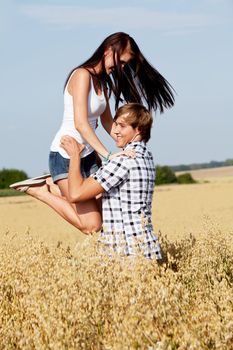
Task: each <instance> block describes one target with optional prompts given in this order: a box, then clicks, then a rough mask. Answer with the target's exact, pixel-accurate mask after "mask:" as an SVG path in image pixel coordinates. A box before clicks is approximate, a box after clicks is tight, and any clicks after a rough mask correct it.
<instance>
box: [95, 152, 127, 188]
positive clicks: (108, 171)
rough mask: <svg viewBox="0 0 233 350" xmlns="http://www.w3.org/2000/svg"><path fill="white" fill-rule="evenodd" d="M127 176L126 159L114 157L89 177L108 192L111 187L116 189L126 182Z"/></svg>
mask: <svg viewBox="0 0 233 350" xmlns="http://www.w3.org/2000/svg"><path fill="white" fill-rule="evenodd" d="M128 174H129V169H128V167H127V166H126V157H116V158H114V159H112V160H110V161H109V162H108V163H107V164H106V165H104V166H102V167H101V168H100V169H99V170H98V171H97V172H96V173H94V174H92V175H91V176H92V177H93V178H94V179H95V180H96V181H98V183H99V184H100V185H101V186H102V187H103V189H104V190H105V191H106V192H108V191H109V190H110V189H111V188H112V187H117V186H119V185H120V184H121V183H122V182H123V181H126V180H127V178H128Z"/></svg>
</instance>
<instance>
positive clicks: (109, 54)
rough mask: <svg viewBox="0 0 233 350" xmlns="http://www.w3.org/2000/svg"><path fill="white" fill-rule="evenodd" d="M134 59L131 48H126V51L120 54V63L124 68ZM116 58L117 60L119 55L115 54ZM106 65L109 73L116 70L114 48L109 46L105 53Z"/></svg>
mask: <svg viewBox="0 0 233 350" xmlns="http://www.w3.org/2000/svg"><path fill="white" fill-rule="evenodd" d="M131 59H132V53H131V51H130V49H129V48H126V49H125V51H123V53H122V54H121V55H120V65H121V67H122V68H123V67H124V65H125V64H126V63H128V62H129V61H130V60H131ZM115 60H116V62H117V56H116V54H115ZM104 66H105V70H106V73H107V74H111V73H112V71H113V70H114V59H113V50H112V48H111V47H110V48H108V49H107V50H106V51H105V54H104Z"/></svg>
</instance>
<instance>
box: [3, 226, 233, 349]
mask: <svg viewBox="0 0 233 350" xmlns="http://www.w3.org/2000/svg"><path fill="white" fill-rule="evenodd" d="M3 238H4V239H3V242H2V244H1V247H0V301H1V302H0V315H1V322H0V344H1V348H3V349H61V350H62V349H93V350H98V349H101V350H102V349H103V350H104V349H105V350H107V349H109V350H110V349H111V350H118V349H119V350H123V349H147V350H150V349H151V350H152V349H156V350H170V349H171V350H176V349H180V350H181V349H183V350H186V349H190V350H195V349H196V350H200V349H224V350H228V349H229V350H230V349H233V321H232V320H233V289H232V287H233V269H232V266H233V234H232V232H222V231H221V230H219V229H218V228H217V227H215V226H214V225H213V224H212V223H211V222H210V221H207V224H206V231H205V234H201V235H200V236H199V237H192V236H189V237H186V238H184V239H183V240H181V241H179V242H175V243H174V242H173V243H172V242H170V241H169V240H168V239H167V238H166V237H161V236H160V242H161V245H162V247H163V262H162V263H161V264H158V263H157V262H156V261H149V260H147V259H145V258H143V257H142V256H138V257H137V258H135V259H131V258H124V257H120V256H118V255H116V256H113V257H112V258H109V257H108V256H106V255H103V254H102V253H101V252H100V250H99V245H98V241H97V237H95V236H93V237H88V238H87V239H86V240H85V242H84V243H82V244H81V243H80V244H79V245H77V246H76V249H75V251H74V252H73V253H71V250H70V249H69V248H64V247H63V246H62V244H61V243H58V244H57V247H56V248H54V249H52V248H49V247H48V246H47V245H46V244H45V243H41V242H39V241H38V240H36V239H33V238H32V237H31V235H30V233H27V234H25V235H24V236H20V241H18V240H16V238H17V237H15V236H14V235H13V234H11V233H9V232H8V233H6V234H5V235H4V237H3ZM15 240H16V242H17V244H15Z"/></svg>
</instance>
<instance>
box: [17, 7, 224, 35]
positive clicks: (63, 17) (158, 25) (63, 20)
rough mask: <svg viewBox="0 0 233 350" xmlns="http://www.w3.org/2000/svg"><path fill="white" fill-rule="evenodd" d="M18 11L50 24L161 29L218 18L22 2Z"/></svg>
mask: <svg viewBox="0 0 233 350" xmlns="http://www.w3.org/2000/svg"><path fill="white" fill-rule="evenodd" d="M21 12H22V13H23V14H24V15H26V16H28V17H30V18H33V19H36V20H38V21H40V22H42V23H46V24H48V25H52V26H56V27H59V26H67V27H78V26H82V25H86V26H90V27H96V26H98V27H102V26H104V27H112V26H118V27H119V24H120V25H121V26H124V28H125V27H128V28H137V29H140V28H144V29H145V28H148V29H158V30H162V31H171V30H174V31H179V30H183V29H188V30H195V29H200V28H203V27H207V26H211V25H216V24H220V21H221V19H219V18H217V17H216V16H214V15H207V14H202V13H178V12H165V11H164V12H161V11H155V10H150V9H145V8H143V7H115V8H99V7H98V8H93V7H92V8H90V7H81V6H58V5H54V6H52V5H28V6H27V5H24V6H21Z"/></svg>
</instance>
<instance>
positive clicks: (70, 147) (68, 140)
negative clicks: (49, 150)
mask: <svg viewBox="0 0 233 350" xmlns="http://www.w3.org/2000/svg"><path fill="white" fill-rule="evenodd" d="M60 146H61V147H62V148H63V149H64V150H65V151H66V152H67V154H68V155H69V156H70V157H71V158H72V157H75V156H80V153H81V152H82V151H83V150H84V148H85V146H84V145H83V144H81V143H78V142H77V141H76V140H75V139H74V138H73V137H71V136H69V135H64V136H62V138H61V144H60Z"/></svg>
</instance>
